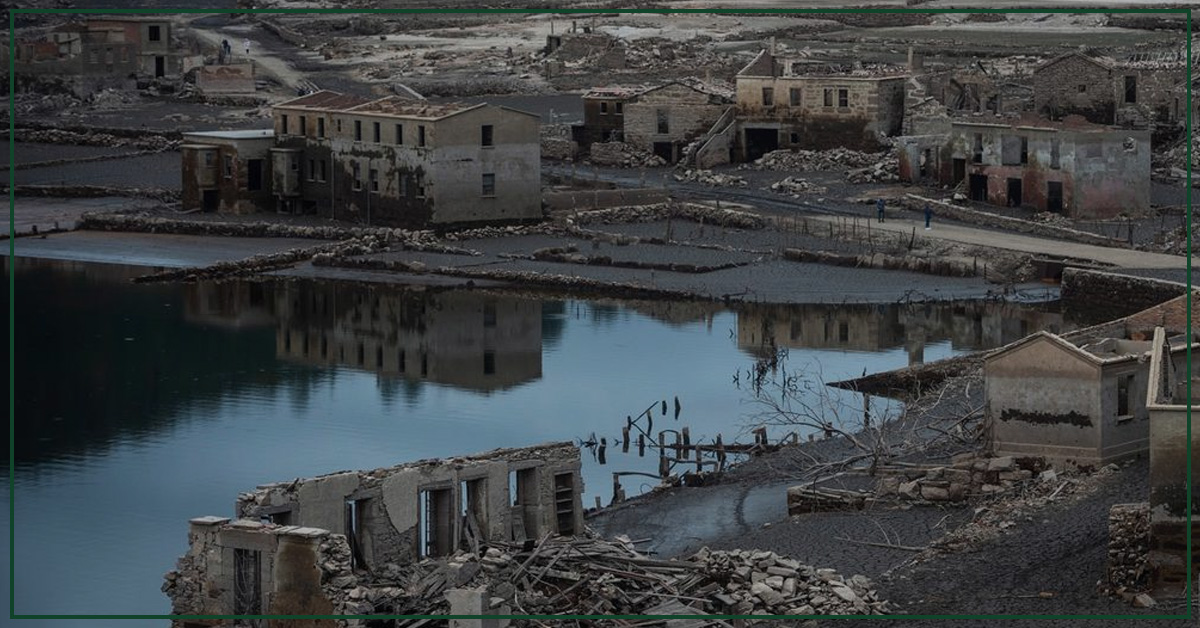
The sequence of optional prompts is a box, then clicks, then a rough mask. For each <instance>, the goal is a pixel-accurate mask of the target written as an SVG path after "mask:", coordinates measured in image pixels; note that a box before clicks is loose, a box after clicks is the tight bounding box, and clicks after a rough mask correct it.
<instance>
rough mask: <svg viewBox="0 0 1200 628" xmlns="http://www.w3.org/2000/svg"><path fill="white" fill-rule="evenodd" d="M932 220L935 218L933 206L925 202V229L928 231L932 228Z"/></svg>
mask: <svg viewBox="0 0 1200 628" xmlns="http://www.w3.org/2000/svg"><path fill="white" fill-rule="evenodd" d="M930 220H933V208H932V207H930V206H929V203H925V230H926V231H929V229H930V227H929V221H930Z"/></svg>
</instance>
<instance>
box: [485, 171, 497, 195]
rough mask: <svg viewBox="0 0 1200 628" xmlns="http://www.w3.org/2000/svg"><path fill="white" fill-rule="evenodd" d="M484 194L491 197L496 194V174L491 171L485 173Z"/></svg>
mask: <svg viewBox="0 0 1200 628" xmlns="http://www.w3.org/2000/svg"><path fill="white" fill-rule="evenodd" d="M482 193H483V196H486V197H491V196H495V195H496V175H495V174H492V173H490V172H488V173H484V175H483V192H482Z"/></svg>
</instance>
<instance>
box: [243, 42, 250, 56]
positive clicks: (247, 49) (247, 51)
mask: <svg viewBox="0 0 1200 628" xmlns="http://www.w3.org/2000/svg"><path fill="white" fill-rule="evenodd" d="M242 43H243V45H245V46H246V58H247V59H249V58H250V38H249V37H247V38H246V41H244V42H242Z"/></svg>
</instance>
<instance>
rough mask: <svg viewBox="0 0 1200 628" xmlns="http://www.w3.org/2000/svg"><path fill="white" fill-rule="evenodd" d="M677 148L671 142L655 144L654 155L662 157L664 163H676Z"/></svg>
mask: <svg viewBox="0 0 1200 628" xmlns="http://www.w3.org/2000/svg"><path fill="white" fill-rule="evenodd" d="M674 153H675V146H674V145H673V144H671V142H655V143H654V154H655V155H658V156H659V157H662V159H663V161H665V162H667V163H669V164H671V163H675V154H674Z"/></svg>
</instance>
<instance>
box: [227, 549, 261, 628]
mask: <svg viewBox="0 0 1200 628" xmlns="http://www.w3.org/2000/svg"><path fill="white" fill-rule="evenodd" d="M233 614H234V615H261V614H262V552H260V551H258V550H248V549H235V550H233ZM253 621H254V623H253V624H251V625H255V626H257V625H258V621H259V620H253Z"/></svg>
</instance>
